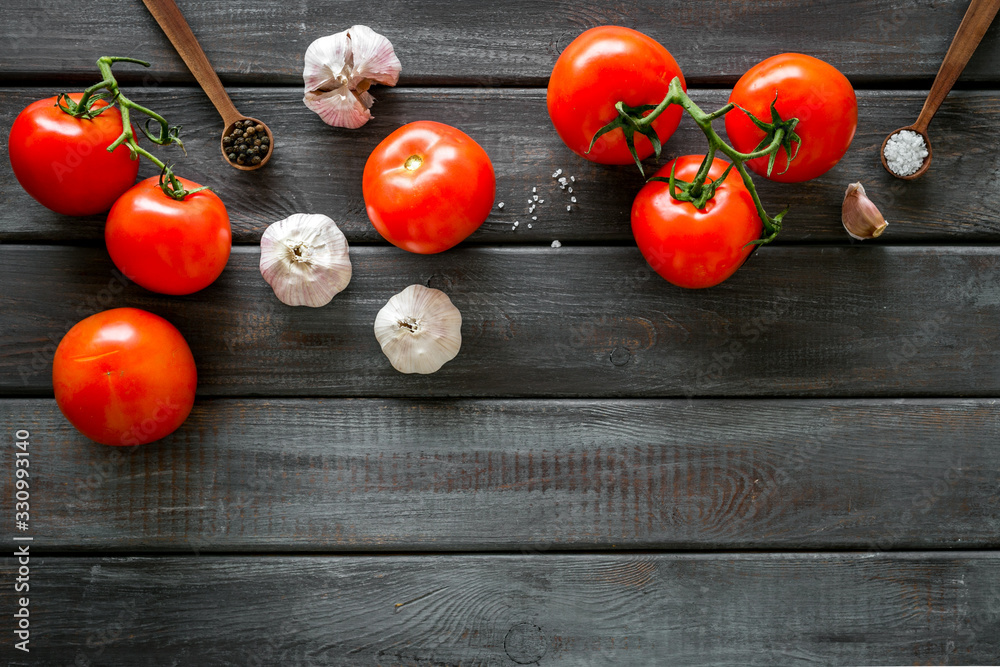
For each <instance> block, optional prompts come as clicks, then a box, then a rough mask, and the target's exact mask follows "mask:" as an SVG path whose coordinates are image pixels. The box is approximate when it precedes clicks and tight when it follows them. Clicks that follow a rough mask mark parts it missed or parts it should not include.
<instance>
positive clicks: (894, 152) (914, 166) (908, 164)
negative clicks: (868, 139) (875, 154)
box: [885, 130, 928, 176]
mask: <svg viewBox="0 0 1000 667" xmlns="http://www.w3.org/2000/svg"><path fill="white" fill-rule="evenodd" d="M927 155H928V152H927V142H926V141H924V138H923V137H922V136H920V134H919V133H917V132H914V131H913V130H903V131H901V132H897V133H896V134H894V135H892V136H891V137H889V141H887V142H885V162H886V164H887V165H889V169H890V170H891V171H892V173H894V174H896V175H898V176H910V175H911V174H915V173H917V171H918V170H919V169H920V167H922V166H923V164H924V160H925V159H926V158H927Z"/></svg>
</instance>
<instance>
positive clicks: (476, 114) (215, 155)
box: [0, 88, 1000, 245]
mask: <svg viewBox="0 0 1000 667" xmlns="http://www.w3.org/2000/svg"><path fill="white" fill-rule="evenodd" d="M231 92H232V93H233V97H234V99H235V101H236V103H237V105H238V106H239V107H240V109H241V110H242V111H243V112H244V113H247V114H248V115H250V116H254V117H259V118H261V119H263V120H265V121H266V122H267V123H269V124H270V126H271V129H272V130H273V132H274V133H275V136H276V137H277V139H276V141H278V142H279V144H280V148H279V149H278V150H277V151H276V153H275V157H274V159H273V160H272V161H271V162H270V163H269V164H268V165H267V168H266V169H262V170H260V171H259V172H254V173H252V174H249V173H238V172H234V170H233V169H232V168H231V167H229V166H227V165H226V164H225V163H224V162H223V161H222V160H221V159H220V157H219V148H218V142H219V137H220V132H221V129H220V128H221V125H220V122H219V117H218V114H217V113H216V111H215V109H214V108H213V107H212V105H211V103H210V102H209V101H208V98H206V97H205V96H204V95H203V94H202V93H201V91H198V90H194V89H184V88H159V89H155V90H149V91H138V92H136V93H135V94H133V93H132V92H131V91H130V93H129V94H130V95H133V97H134V98H135V99H136V101H137V102H139V103H145V104H149V105H151V106H153V107H154V108H156V109H157V110H158V111H160V112H162V113H163V114H164V115H165V116H166V117H167V118H168V119H169V120H170V121H171V122H176V123H181V124H183V125H184V130H183V136H184V140H185V144H186V146H187V150H188V156H187V157H184V156H183V155H182V154H181V153H180V151H176V150H158V151H157V152H158V154H159V155H160V156H161V157H163V158H164V159H173V160H175V163H176V168H177V170H178V172H179V173H180V174H182V175H184V176H188V177H189V178H192V179H193V180H195V181H197V182H199V183H203V184H211V186H212V187H213V188H214V189H215V190H216V191H217V192H218V193H219V195H220V196H221V197H222V199H223V201H225V202H226V204H227V206H228V208H229V212H230V217H231V218H232V222H233V233H234V240H235V242H236V243H257V242H259V240H260V236H261V234H262V233H263V231H264V229H265V228H266V227H267V226H268V225H269V224H271V223H272V222H274V221H276V220H280V219H282V218H284V217H287V216H289V215H291V214H293V213H302V212H315V213H325V214H328V215H330V216H331V217H332V218H333V219H334V220H336V221H337V222H338V224H339V225H340V227H341V229H343V231H344V233H345V234H346V235H347V237H348V239H349V240H350V241H351V242H379V243H384V241H382V239H381V237H380V236H379V235H378V233H377V232H376V231H375V229H374V228H373V227H372V225H371V223H370V222H369V221H368V216H367V214H366V212H365V206H364V200H363V198H362V193H361V173H362V171H363V169H364V165H365V161H366V160H367V159H368V155H369V154H370V153H371V151H372V149H374V148H375V146H376V145H377V144H378V143H379V141H381V140H382V139H383V138H384V137H385V136H387V135H388V134H389V133H390V132H391V131H392V130H394V129H395V128H396V127H398V126H399V125H401V124H403V123H407V122H410V121H414V120H419V119H425V118H429V119H435V120H439V121H442V122H446V123H449V124H452V125H456V126H458V127H460V128H462V129H463V130H465V131H466V132H468V133H469V134H471V135H472V136H473V137H474V138H475V139H476V140H478V141H479V142H480V143H482V145H483V146H484V148H486V150H487V152H488V153H489V155H490V156H491V158H492V160H493V164H494V168H495V170H496V172H497V201H498V202H500V201H502V202H504V203H505V206H504V208H503V209H502V210H500V209H498V208H494V209H493V212H492V214H491V215H490V217H489V219H488V220H487V221H486V223H485V224H484V225H483V226H482V227H481V228H480V230H479V231H477V232H476V233H475V234H473V236H472V237H471V238H470V242H472V243H505V244H506V243H512V244H516V243H539V242H544V243H545V244H548V243H549V242H550V241H551V240H553V239H560V240H561V241H564V242H567V241H568V242H588V243H603V242H609V241H614V242H623V243H632V242H633V241H632V232H631V227H630V222H629V212H630V210H631V207H632V200H633V199H634V197H635V194H636V193H637V192H638V191H639V188H640V187H641V186H642V180H641V177H640V176H639V173H638V170H637V169H635V168H634V167H605V166H599V165H595V164H592V163H590V162H588V161H586V160H584V159H582V158H579V157H577V156H575V155H574V154H573V153H571V152H570V151H569V149H567V148H566V147H565V146H564V145H563V143H562V142H561V141H560V140H559V138H558V136H557V135H556V133H555V131H554V130H553V128H552V126H551V123H550V121H549V118H548V112H547V111H546V108H545V92H544V91H543V90H526V89H472V88H466V89H409V90H405V89H398V90H383V91H377V92H376V96H377V97H378V100H379V102H378V104H377V105H376V106H375V107H374V114H375V118H374V120H372V121H371V122H370V123H368V125H366V126H365V127H363V128H361V129H359V130H351V131H348V130H336V129H333V128H330V127H328V126H326V125H325V124H323V122H322V121H321V120H320V119H319V118H318V117H317V116H316V114H314V113H313V112H311V111H309V110H308V109H307V108H306V107H305V106H304V105H303V104H302V102H301V90H299V89H293V88H279V89H272V88H244V89H237V90H233V91H231ZM39 95H40V93H39V91H38V89H21V88H13V89H9V90H7V91H5V95H4V96H3V97H2V99H0V126H9V125H10V124H11V123H13V121H14V117H15V115H16V114H17V113H18V112H19V111H20V109H22V108H23V107H24V106H26V105H27V104H28V103H29V102H30V101H32V100H34V99H36V98H37V97H39ZM694 96H695V98H696V99H697V100H698V101H699V103H702V104H703V105H704V107H705V108H706V109H707V108H718V107H721V106H722V105H723V104H725V102H726V98H727V96H728V92H727V91H723V90H704V91H697V92H696V93H694ZM859 100H860V112H859V113H860V122H859V128H860V129H859V132H858V135H857V136H856V137H855V139H854V143H853V144H852V147H851V149H850V150H849V151H848V153H847V155H846V157H845V158H844V160H842V161H841V163H840V164H838V165H837V166H836V167H835V168H834V169H833V170H831V171H830V172H829V173H827V174H826V175H824V176H822V177H820V178H819V179H816V180H814V181H812V182H809V183H802V184H796V185H784V184H776V183H770V182H766V181H765V179H763V178H760V177H758V178H757V179H756V182H757V184H758V188H759V190H760V193H761V197H762V199H763V201H764V204H765V206H766V207H767V208H768V210H769V211H771V213H772V214H773V213H776V212H777V211H779V210H781V209H782V208H784V207H785V206H786V205H789V206H791V209H792V210H791V212H790V213H789V215H788V216H787V218H786V229H785V230H784V231H783V232H782V235H781V236H780V237H779V243H829V242H846V241H848V240H849V239H848V236H847V234H846V232H845V231H844V229H843V226H842V225H841V221H840V220H841V212H840V207H841V202H842V201H843V198H844V190H845V188H846V187H847V184H848V183H851V182H854V181H859V180H860V181H861V182H862V183H864V185H865V187H866V189H867V191H868V193H869V195H870V196H871V198H872V199H873V200H874V201H875V202H876V204H878V206H879V207H881V210H882V212H883V213H884V215H885V217H886V218H887V219H888V220H889V228H888V230H887V231H886V233H885V234H883V235H882V237H881V238H879V239H878V240H876V241H872V242H869V243H871V244H873V245H874V244H892V243H895V242H903V243H912V242H921V243H929V244H930V243H942V242H944V243H947V242H952V243H954V242H960V243H971V242H977V243H978V242H993V243H995V242H998V241H1000V187H997V184H998V182H1000V157H998V154H997V152H996V151H994V150H992V146H995V145H998V144H1000V95H998V94H997V93H995V92H963V91H956V92H954V93H952V95H951V96H950V97H949V99H948V101H947V102H946V103H945V105H944V107H943V108H942V110H941V112H940V113H939V115H938V117H937V119H936V120H935V123H934V126H933V127H932V128H931V136H932V141H933V142H934V164H933V165H932V167H931V173H930V174H928V176H927V177H926V178H923V179H921V180H920V181H917V182H914V183H905V182H902V181H900V180H898V179H895V178H893V177H892V176H890V175H889V174H887V173H886V172H885V170H884V169H882V167H881V166H880V162H879V157H878V151H879V146H880V145H881V142H882V140H883V139H884V137H885V135H886V133H888V132H890V131H891V130H893V129H894V128H897V127H900V126H902V125H906V124H908V123H910V122H912V120H913V119H914V118H915V117H916V114H917V112H918V111H919V109H920V105H921V104H922V103H923V94H922V93H913V92H885V91H882V92H875V91H862V92H861V93H860V95H859ZM719 129H720V131H721V130H722V124H721V123H720V124H719ZM704 148H705V139H704V136H703V135H702V134H701V132H700V131H699V130H698V129H697V128H696V127H695V126H694V124H693V123H691V122H684V123H682V125H681V128H680V130H679V131H678V132H677V134H676V135H674V137H673V138H672V139H671V140H670V141H669V142H668V143H667V144H666V146H665V151H666V153H667V155H668V156H674V155H684V154H689V153H696V152H703V151H704ZM0 151H2V152H4V153H6V146H2V147H0ZM665 157H666V156H665ZM71 159H73V156H67V160H71ZM664 162H665V160H664ZM556 169H563V170H564V173H565V174H569V175H575V176H576V178H577V182H576V183H574V184H573V187H574V192H573V194H572V195H570V194H569V193H568V192H567V191H563V190H560V189H559V187H558V184H557V182H556V181H555V180H554V179H553V178H552V173H553V172H555V171H556ZM154 173H155V169H154V168H153V167H152V165H150V164H144V165H143V167H142V170H141V172H140V175H142V176H151V175H154ZM946 182H959V183H978V184H980V185H979V187H976V188H972V189H965V188H963V189H960V190H956V189H954V188H949V187H942V184H943V183H946ZM533 187H537V188H538V190H539V192H540V193H541V194H540V199H544V200H545V203H544V204H541V205H539V206H538V208H537V209H536V211H535V213H534V214H533V215H535V216H537V217H538V219H537V220H532V219H531V215H529V214H528V212H527V210H528V202H529V200H531V198H532V192H531V190H532V188H533ZM571 196H575V197H576V198H577V200H578V201H577V203H575V204H572V206H573V210H572V211H566V206H567V205H571V201H570V197H571ZM0 199H2V201H3V204H4V205H3V206H0V241H58V242H67V241H72V242H78V241H82V242H88V243H103V235H104V216H93V217H90V218H82V219H75V218H68V217H65V216H59V215H57V214H55V213H52V212H50V211H48V210H47V209H45V208H44V207H42V206H41V205H39V204H38V203H36V202H35V201H34V200H32V199H31V198H30V197H29V196H28V195H27V193H25V192H24V191H23V190H22V189H21V187H20V186H19V185H18V184H17V182H16V180H15V179H14V175H13V171H12V170H11V168H10V165H9V162H8V160H7V158H6V156H5V155H3V156H0ZM515 220H517V221H519V222H520V225H519V226H518V227H517V229H516V231H515V230H514V228H513V223H514V221H515ZM528 224H531V225H532V228H531V229H528Z"/></svg>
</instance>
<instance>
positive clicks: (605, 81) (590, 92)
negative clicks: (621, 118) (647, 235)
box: [547, 26, 686, 164]
mask: <svg viewBox="0 0 1000 667" xmlns="http://www.w3.org/2000/svg"><path fill="white" fill-rule="evenodd" d="M674 77H678V78H680V81H681V85H682V86H685V83H684V75H683V74H682V73H681V68H680V66H678V64H677V61H676V60H674V57H673V56H672V55H670V52H669V51H667V49H666V48H664V47H663V45H662V44H660V43H659V42H657V41H656V40H655V39H653V38H652V37H649V36H647V35H644V34H643V33H641V32H638V31H636V30H632V29H630V28H623V27H620V26H599V27H596V28H591V29H590V30H587V31H585V32H583V33H582V34H580V35H579V36H578V37H577V38H576V39H574V40H573V41H572V42H570V44H569V46H567V47H566V49H565V50H564V51H563V52H562V53H561V54H560V55H559V58H558V60H556V64H555V67H554V68H553V69H552V75H551V77H550V78H549V86H548V94H547V101H548V109H549V116H550V117H551V118H552V123H553V125H555V128H556V132H558V133H559V137H560V138H561V139H562V140H563V141H564V142H565V143H566V145H567V146H568V147H569V148H570V150H572V151H573V152H574V153H576V154H577V155H580V156H581V157H584V158H586V159H588V160H591V161H593V162H598V163H600V164H631V163H632V161H633V158H632V154H631V153H630V152H629V149H628V146H627V145H626V143H625V135H624V132H623V131H622V130H620V129H616V130H612V131H611V132H608V133H607V134H604V135H602V136H601V137H600V138H599V139H597V141H596V142H594V147H593V148H592V149H591V150H590V152H589V153H588V152H587V149H588V148H589V147H590V142H591V141H592V140H593V138H594V135H595V134H597V131H598V130H600V129H601V128H602V127H604V126H605V125H607V124H608V123H610V122H611V121H613V120H614V119H615V118H617V117H618V112H617V111H616V110H615V104H617V103H618V102H625V104H627V105H628V106H630V107H636V106H642V105H645V104H653V105H656V104H659V103H660V102H661V101H662V100H663V98H664V97H666V95H667V90H668V88H669V86H670V82H671V80H673V78H674ZM685 90H686V86H685ZM682 113H683V111H682V109H681V108H680V107H679V106H676V105H672V106H670V107H669V108H668V109H667V110H666V111H664V112H663V113H662V114H660V116H659V117H658V118H657V119H656V120H655V121H653V128H654V129H655V130H656V136H657V137H658V138H659V139H660V141H661V142H664V141H666V140H667V139H669V138H670V136H671V135H672V134H673V133H674V130H676V129H677V125H678V124H679V123H680V121H681V114H682ZM635 148H636V153H637V155H638V157H639V159H640V160H643V159H645V158H647V157H649V156H650V155H652V154H653V145H652V144H651V143H650V142H649V139H647V138H646V137H643V136H641V135H636V137H635Z"/></svg>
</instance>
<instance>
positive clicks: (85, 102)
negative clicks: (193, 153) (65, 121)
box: [56, 56, 207, 200]
mask: <svg viewBox="0 0 1000 667" xmlns="http://www.w3.org/2000/svg"><path fill="white" fill-rule="evenodd" d="M117 62H126V63H133V64H137V65H142V66H143V67H149V63H148V62H146V61H144V60H138V59H136V58H126V57H123V56H102V57H100V58H98V59H97V68H98V70H99V71H100V73H101V76H102V77H103V78H102V79H101V81H99V82H98V83H95V84H94V85H92V86H90V87H89V88H87V89H85V90H84V91H83V95H82V96H81V97H80V100H79V102H74V101H73V100H72V99H71V98H70V97H69V95H67V94H66V93H59V95H58V96H57V97H56V106H58V107H59V108H60V109H62V111H63V112H65V113H67V114H69V115H71V116H73V117H75V118H86V119H88V120H92V119H94V118H96V117H97V116H99V115H100V114H102V113H104V112H105V111H107V110H108V109H111V108H113V107H117V108H118V109H119V111H120V112H121V116H122V133H121V135H119V136H118V138H117V139H115V140H114V141H113V142H111V144H110V145H109V146H108V148H107V150H108V152H112V151H114V150H115V149H116V148H118V147H119V146H121V145H124V146H125V147H126V148H128V150H129V154H130V155H131V157H132V159H133V160H138V159H139V156H140V155H142V156H144V157H145V158H146V159H148V160H149V161H150V162H152V163H153V164H155V165H156V166H157V167H159V168H160V188H161V189H162V190H163V194H165V195H167V196H168V197H171V198H172V199H177V200H182V199H184V197H186V196H187V195H189V194H192V193H194V192H199V191H200V190H205V189H207V188H198V189H196V190H185V189H184V187H183V186H182V185H181V184H180V182H179V181H178V180H177V177H176V176H175V175H174V172H173V170H172V169H171V167H170V166H168V165H166V164H165V163H164V162H163V161H161V160H160V159H159V158H157V157H156V156H155V155H153V154H152V153H150V152H149V151H147V150H146V149H144V148H142V147H141V146H139V143H138V141H137V139H136V136H135V132H134V131H133V130H132V122H131V118H130V112H131V111H138V112H140V113H143V114H145V115H146V116H147V118H146V120H145V123H143V124H142V125H141V126H139V129H140V130H141V131H142V133H143V135H145V137H146V138H147V139H149V140H150V141H151V142H153V143H154V144H156V145H157V146H170V145H172V144H177V145H178V146H180V148H181V150H182V151H184V152H185V154H187V151H186V150H185V149H184V142H182V141H181V138H180V130H181V128H180V125H170V124H169V123H168V122H167V120H166V119H165V118H164V117H163V116H161V115H160V114H158V113H156V112H155V111H152V110H150V109H147V108H146V107H144V106H142V105H141V104H136V103H135V102H133V101H132V100H130V99H129V98H128V97H126V96H125V95H124V94H123V93H122V92H121V90H120V89H119V87H118V80H117V79H116V78H115V76H114V74H113V73H112V72H111V66H112V65H114V64H115V63H117ZM100 101H103V102H105V104H103V105H101V106H97V104H98V102H100ZM150 123H156V125H158V126H159V127H156V128H153V129H150Z"/></svg>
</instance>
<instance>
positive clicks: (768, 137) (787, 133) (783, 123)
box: [735, 93, 802, 176]
mask: <svg viewBox="0 0 1000 667" xmlns="http://www.w3.org/2000/svg"><path fill="white" fill-rule="evenodd" d="M777 103H778V94H777V93H775V94H774V100H773V101H772V102H771V122H770V123H765V122H764V121H762V120H761V119H760V118H757V116H755V115H753V114H752V113H750V112H749V111H747V110H746V109H744V108H743V107H741V106H739V105H735V106H736V108H737V109H739V110H740V111H742V112H743V113H745V114H746V115H747V118H749V119H750V122H751V123H753V124H754V125H756V126H757V127H758V128H760V130H761V131H762V132H764V138H763V139H761V140H760V143H759V144H757V147H756V148H754V149H753V151H752V152H753V153H756V152H757V151H760V150H762V149H766V148H768V147H769V146H770V145H771V144H772V143H774V142H775V140H776V139H777V141H778V143H779V145H780V147H781V148H784V149H785V155H786V156H787V159H786V160H785V169H784V170H783V171H780V172H778V173H779V174H784V173H785V172H786V171H788V168H789V167H790V166H792V160H794V159H795V156H796V155H798V154H799V149H800V148H802V138H801V137H799V135H797V134H795V126H796V125H798V124H799V119H798V118H790V119H788V120H784V119H782V117H781V115H780V114H779V113H778V110H777V109H776V108H775V106H774V105H775V104H777ZM792 144H795V150H794V151H793V150H792ZM777 157H778V151H773V152H771V153H770V155H769V157H768V160H767V175H768V176H770V175H771V172H772V171H773V170H774V161H775V158H777Z"/></svg>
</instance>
